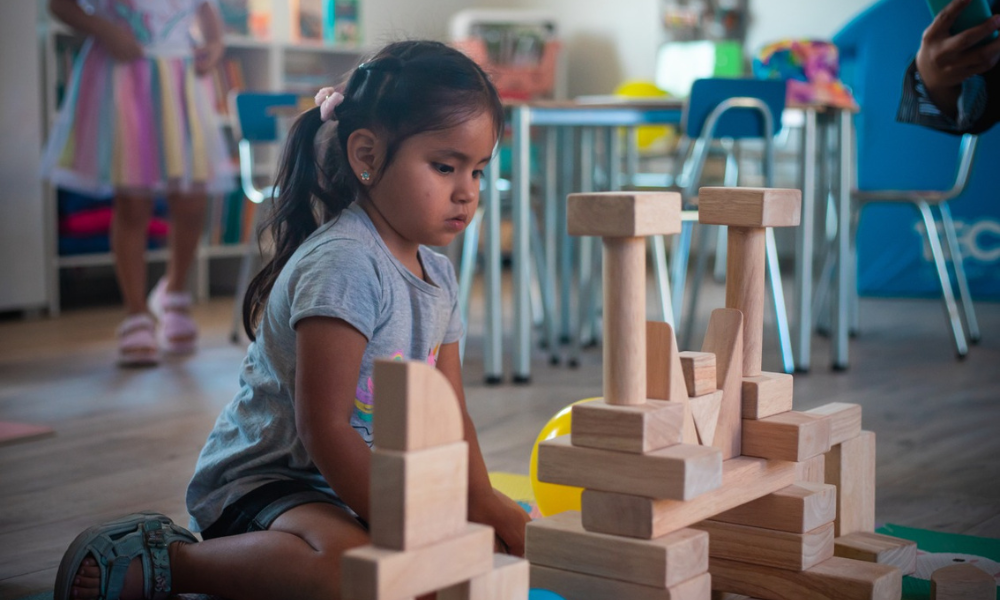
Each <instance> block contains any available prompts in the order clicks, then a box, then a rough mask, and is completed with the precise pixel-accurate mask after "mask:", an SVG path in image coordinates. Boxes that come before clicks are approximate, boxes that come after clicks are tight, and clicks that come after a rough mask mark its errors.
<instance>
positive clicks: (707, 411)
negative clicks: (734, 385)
mask: <svg viewBox="0 0 1000 600" xmlns="http://www.w3.org/2000/svg"><path fill="white" fill-rule="evenodd" d="M690 403H691V416H692V417H694V428H695V429H696V430H697V431H698V441H699V442H700V443H701V445H702V446H711V445H712V441H713V440H714V439H715V431H716V429H718V426H719V412H720V411H721V410H722V390H715V391H714V392H711V393H708V394H705V395H704V396H697V397H694V398H691V399H690Z"/></svg>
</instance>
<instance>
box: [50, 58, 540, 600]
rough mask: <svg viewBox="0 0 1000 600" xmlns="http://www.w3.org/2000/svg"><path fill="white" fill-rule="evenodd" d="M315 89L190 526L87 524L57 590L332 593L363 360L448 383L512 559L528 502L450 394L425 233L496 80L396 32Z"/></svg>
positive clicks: (446, 324) (353, 497)
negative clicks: (427, 369)
mask: <svg viewBox="0 0 1000 600" xmlns="http://www.w3.org/2000/svg"><path fill="white" fill-rule="evenodd" d="M317 104H319V107H317V108H314V109H312V110H310V111H308V112H306V113H304V114H303V115H302V116H301V117H299V119H298V120H297V121H296V123H295V125H294V126H293V127H292V130H291V132H290V137H289V141H288V144H287V146H286V148H285V154H284V157H283V158H282V166H281V171H280V173H279V176H278V182H277V183H278V189H279V190H280V195H279V197H278V198H277V199H276V202H275V205H274V209H273V212H272V213H271V215H270V216H269V219H268V221H267V225H268V226H269V227H270V228H271V232H272V235H273V237H274V240H275V246H276V249H275V255H274V258H273V259H272V260H271V262H269V263H268V264H267V265H265V267H264V269H263V270H262V271H261V273H260V274H259V275H258V276H257V277H256V278H255V279H254V281H253V282H252V283H251V285H250V288H249V290H248V291H247V295H246V299H245V301H244V325H245V327H246V329H247V333H248V334H249V335H250V337H251V338H252V339H253V340H254V341H253V342H252V343H251V345H250V348H249V351H248V354H247V357H246V359H245V360H244V361H243V367H242V372H241V375H240V391H239V392H238V394H237V396H236V398H235V399H234V400H233V401H232V402H231V403H230V404H229V405H228V406H227V407H226V408H225V409H224V410H223V412H222V414H221V415H220V417H219V418H218V420H217V421H216V424H215V429H214V430H213V431H212V433H211V434H210V435H209V438H208V442H207V443H206V445H205V447H204V448H203V449H202V452H201V456H200V458H199V460H198V465H197V468H196V471H195V474H194V477H193V479H192V481H191V483H190V486H189V488H188V493H187V506H188V511H189V513H190V514H191V525H192V527H193V528H194V529H195V530H196V531H200V532H201V534H202V538H203V539H204V540H205V541H203V542H200V543H199V542H197V541H196V539H195V538H194V536H193V535H192V534H191V533H189V532H187V531H186V530H184V529H182V528H180V527H179V526H177V525H174V524H173V523H171V521H170V519H168V518H167V517H165V516H163V515H158V514H155V513H144V514H138V515H132V516H129V517H125V518H123V519H121V520H119V521H116V522H113V523H110V524H106V525H104V526H100V527H95V528H92V529H90V530H88V531H86V532H84V533H82V534H80V536H78V537H77V539H76V540H75V541H74V542H73V544H72V545H71V546H70V548H69V550H67V552H66V554H65V556H64V557H63V561H62V563H61V564H60V566H59V572H58V576H57V581H56V591H55V597H56V598H58V599H65V598H71V597H72V598H96V597H99V598H106V597H116V596H114V595H113V594H112V593H110V592H109V591H108V590H116V591H117V590H121V598H124V599H126V600H130V599H133V598H141V597H145V598H151V597H157V598H159V597H165V595H167V594H169V593H189V592H196V593H205V594H212V595H215V596H221V597H225V598H228V599H230V600H243V599H247V598H262V599H273V598H297V599H309V598H322V599H324V600H329V599H331V598H338V597H339V594H340V591H339V590H340V559H341V556H342V555H343V553H344V552H345V551H346V550H348V549H350V548H352V547H356V546H360V545H364V544H366V543H368V541H369V537H368V533H367V524H366V522H367V519H368V518H369V515H368V506H369V489H370V485H369V476H370V466H371V453H370V447H371V445H372V433H373V432H372V408H373V407H372V398H373V391H374V390H373V389H372V370H373V366H374V360H375V359H377V358H394V359H399V360H420V361H427V362H429V363H431V364H434V365H436V367H437V368H438V369H439V370H440V371H441V372H442V373H443V374H444V375H445V376H446V377H447V378H448V380H449V381H450V382H451V384H452V386H453V387H454V389H455V391H456V393H457V396H458V398H459V402H460V404H461V408H462V412H463V415H464V421H465V439H466V440H467V441H468V443H469V518H470V520H472V521H476V522H479V523H484V524H487V525H491V526H493V528H494V529H495V532H496V535H497V547H498V549H500V550H506V551H509V552H511V553H514V554H517V555H521V554H523V552H524V525H525V523H526V522H527V521H528V515H527V514H526V513H525V512H524V510H523V509H521V508H520V507H519V506H518V505H517V504H516V503H514V502H513V501H512V500H510V499H509V498H507V497H506V496H504V495H502V494H500V493H499V492H497V491H495V490H494V489H493V488H492V487H491V486H490V482H489V478H488V476H487V472H486V467H485V464H484V462H483V458H482V453H481V451H480V448H479V443H478V441H477V438H476V433H475V428H474V426H473V424H472V421H471V419H470V418H469V415H468V411H467V410H466V407H465V396H464V393H463V390H462V378H461V364H460V361H459V351H458V341H459V338H460V337H461V334H462V323H461V319H460V312H459V307H458V292H457V283H456V280H455V272H454V269H453V268H452V265H451V263H450V262H449V260H448V259H447V258H446V257H444V256H442V255H440V254H437V253H435V252H433V251H431V250H429V249H428V248H426V247H425V246H444V245H446V244H448V243H449V242H451V241H452V240H453V239H454V238H455V236H456V235H458V234H459V233H460V232H461V231H462V230H463V229H464V228H465V227H466V225H467V224H468V223H469V221H470V220H471V219H472V216H473V214H474V213H475V211H476V206H477V204H478V202H479V186H480V178H481V176H482V172H483V169H484V168H485V167H486V165H487V163H488V162H489V160H490V158H491V155H492V153H493V148H494V146H495V144H496V141H497V138H498V136H499V135H500V132H501V131H502V127H503V109H502V105H501V103H500V99H499V96H498V95H497V92H496V89H495V88H494V87H493V85H492V83H490V81H489V79H488V77H487V76H486V74H485V73H484V72H483V71H482V69H480V68H479V67H478V66H477V65H476V64H475V63H474V62H473V61H472V60H470V59H469V58H467V57H466V56H465V55H463V54H461V53H460V52H458V51H457V50H454V49H452V48H449V47H447V46H445V45H443V44H439V43H436V42H399V43H395V44H391V45H389V46H388V47H386V48H385V49H383V50H382V51H380V52H379V53H378V54H376V55H375V56H374V57H373V58H372V59H371V60H370V61H368V62H366V63H364V64H362V65H361V66H360V67H358V68H357V69H356V70H355V71H354V73H353V74H352V75H351V77H350V80H349V81H348V83H347V85H346V88H345V89H344V92H343V94H341V93H339V92H335V91H334V90H333V88H326V89H324V90H321V92H320V94H319V95H317ZM317 148H318V149H319V150H317ZM151 532H152V533H151ZM113 556H121V558H119V559H118V564H120V565H121V568H119V567H117V566H116V567H114V568H111V567H110V564H111V563H112V562H113V561H112V560H111V559H110V558H107V559H106V558H105V557H113ZM99 561H100V562H99ZM126 566H127V568H126Z"/></svg>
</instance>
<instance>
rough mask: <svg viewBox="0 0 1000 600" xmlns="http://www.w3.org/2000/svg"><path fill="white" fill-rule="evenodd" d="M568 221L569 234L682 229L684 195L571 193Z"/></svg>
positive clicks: (621, 234)
mask: <svg viewBox="0 0 1000 600" xmlns="http://www.w3.org/2000/svg"><path fill="white" fill-rule="evenodd" d="M566 222H567V231H568V232H569V234H570V235H592V236H599V237H645V236H650V235H670V234H674V233H679V232H680V230H681V195H680V194H678V193H676V192H594V193H587V194H570V195H569V196H568V197H567V205H566Z"/></svg>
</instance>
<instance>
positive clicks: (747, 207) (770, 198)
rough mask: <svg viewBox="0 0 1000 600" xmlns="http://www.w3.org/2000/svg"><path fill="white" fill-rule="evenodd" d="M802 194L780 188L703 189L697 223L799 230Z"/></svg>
mask: <svg viewBox="0 0 1000 600" xmlns="http://www.w3.org/2000/svg"><path fill="white" fill-rule="evenodd" d="M801 216H802V192H801V191H800V190H793V189H778V188H743V187H741V188H727V187H703V188H701V189H699V190H698V222H699V223H706V224H709V225H729V226H730V227H796V226H798V224H799V220H800V219H801Z"/></svg>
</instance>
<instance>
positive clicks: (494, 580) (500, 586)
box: [437, 554, 528, 600]
mask: <svg viewBox="0 0 1000 600" xmlns="http://www.w3.org/2000/svg"><path fill="white" fill-rule="evenodd" d="M437 600H528V561H526V560H524V559H521V558H517V557H516V556H510V555H507V554H494V555H493V569H492V570H490V571H488V572H486V573H483V574H482V575H479V576H478V577H473V578H472V579H470V580H469V581H463V582H462V583H459V584H457V585H453V586H451V587H449V588H445V589H443V590H441V591H440V592H438V593H437Z"/></svg>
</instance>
